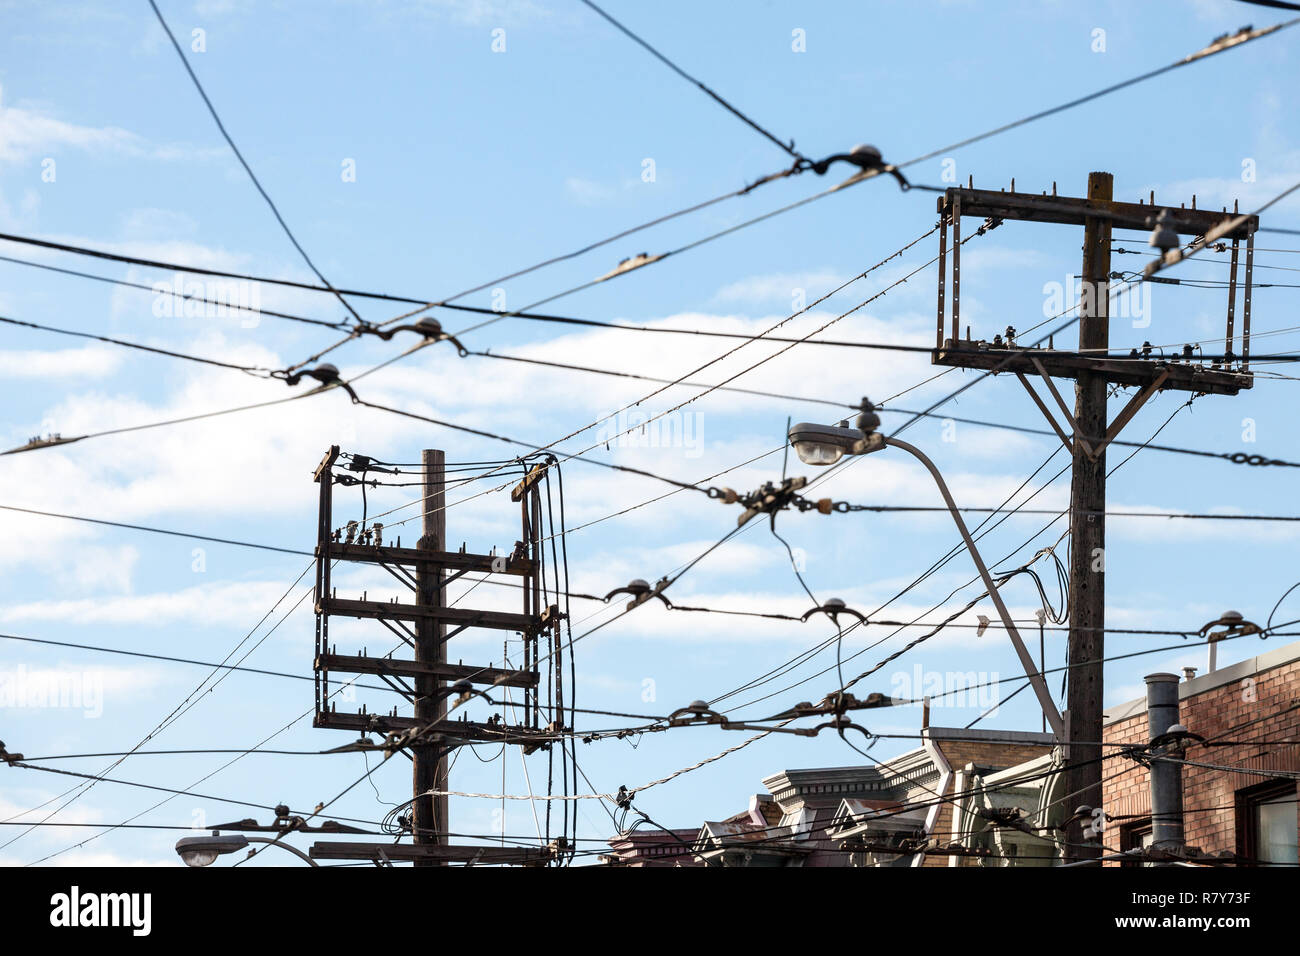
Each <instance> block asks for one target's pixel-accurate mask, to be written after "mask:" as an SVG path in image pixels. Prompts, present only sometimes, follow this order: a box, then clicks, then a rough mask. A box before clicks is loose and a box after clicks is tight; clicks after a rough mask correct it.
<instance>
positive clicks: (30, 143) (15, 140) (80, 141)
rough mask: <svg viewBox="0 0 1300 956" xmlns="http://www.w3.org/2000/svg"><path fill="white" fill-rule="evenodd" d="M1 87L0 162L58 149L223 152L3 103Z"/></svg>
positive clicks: (173, 156) (174, 154)
mask: <svg viewBox="0 0 1300 956" xmlns="http://www.w3.org/2000/svg"><path fill="white" fill-rule="evenodd" d="M4 93H5V91H4V90H0V163H19V162H26V161H28V160H31V159H35V158H41V159H44V158H46V157H53V158H55V159H56V160H57V158H58V155H59V153H60V151H61V150H68V149H73V150H78V151H81V152H88V153H107V154H115V155H121V156H128V157H133V158H145V159H156V160H173V161H174V160H183V161H187V162H190V161H194V160H198V159H205V158H211V157H214V156H218V155H224V151H223V150H220V149H216V148H215V147H207V148H195V147H191V146H186V145H180V144H162V145H159V144H152V143H149V142H148V141H147V140H145V139H144V138H142V137H140V136H138V135H137V134H135V133H132V132H131V131H129V130H125V129H122V128H121V127H118V126H84V125H81V124H78V123H72V122H68V121H66V120H62V119H57V118H56V117H54V116H52V115H50V114H49V113H47V112H45V111H43V110H39V109H29V108H23V107H18V106H5V105H3V96H4Z"/></svg>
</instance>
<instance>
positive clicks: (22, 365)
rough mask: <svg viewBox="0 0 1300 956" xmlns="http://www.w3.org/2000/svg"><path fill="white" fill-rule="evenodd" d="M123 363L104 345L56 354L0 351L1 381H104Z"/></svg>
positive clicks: (36, 351) (50, 352)
mask: <svg viewBox="0 0 1300 956" xmlns="http://www.w3.org/2000/svg"><path fill="white" fill-rule="evenodd" d="M121 359H122V353H121V352H120V351H115V350H114V349H113V348H111V347H110V346H105V345H87V346H84V347H82V348H79V349H56V350H53V351H39V350H36V349H32V350H24V351H14V350H6V351H0V378H16V379H25V378H31V379H40V380H48V379H64V378H70V379H88V378H104V377H105V376H108V375H112V374H113V373H114V372H116V371H117V370H118V368H119V367H120V366H121V364H122V361H121Z"/></svg>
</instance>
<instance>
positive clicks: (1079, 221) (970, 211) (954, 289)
mask: <svg viewBox="0 0 1300 956" xmlns="http://www.w3.org/2000/svg"><path fill="white" fill-rule="evenodd" d="M1053 193H1055V189H1053ZM938 212H939V257H938V265H939V282H938V296H937V304H936V309H935V351H934V353H933V355H932V357H931V361H932V364H935V365H947V366H950V367H962V368H980V369H985V370H991V371H993V372H994V373H995V374H996V373H998V372H1002V371H1006V372H1009V373H1017V374H1018V373H1020V372H1028V371H1029V368H1028V367H1027V366H1028V365H1029V363H1028V362H1027V361H1026V359H1028V358H1029V356H1030V355H1031V354H1032V353H1037V354H1038V355H1039V356H1041V357H1042V358H1043V359H1046V360H1047V363H1048V365H1049V366H1050V370H1051V371H1050V374H1051V376H1054V377H1058V378H1076V377H1077V376H1078V374H1079V373H1080V372H1081V371H1088V370H1092V371H1100V372H1104V373H1106V374H1107V375H1108V377H1109V378H1110V380H1112V381H1121V382H1122V383H1123V384H1126V385H1133V386H1137V387H1139V388H1142V389H1145V388H1146V387H1147V386H1148V385H1149V384H1150V382H1151V381H1153V380H1155V379H1156V378H1161V379H1162V382H1163V385H1162V387H1163V388H1165V389H1176V390H1181V391H1192V392H1205V393H1209V394H1230V395H1231V394H1236V393H1237V392H1238V391H1239V390H1240V389H1243V388H1250V387H1252V385H1253V384H1254V381H1253V376H1252V375H1251V374H1250V311H1251V294H1252V282H1253V277H1254V236H1255V232H1256V231H1257V230H1258V228H1259V217H1257V216H1241V217H1239V218H1240V220H1241V222H1240V223H1239V224H1238V225H1236V226H1235V227H1234V228H1233V229H1231V230H1229V231H1228V232H1225V233H1224V235H1223V236H1222V237H1221V238H1226V239H1230V240H1231V241H1232V261H1231V274H1230V277H1229V290H1228V306H1227V316H1226V321H1225V333H1226V346H1225V350H1224V353H1225V355H1230V354H1231V355H1234V356H1235V352H1236V350H1235V349H1233V347H1232V346H1233V339H1234V332H1235V331H1236V329H1237V322H1238V319H1240V334H1241V339H1242V347H1241V352H1240V356H1236V358H1235V361H1236V365H1237V367H1236V369H1233V368H1232V365H1233V362H1231V361H1227V362H1223V363H1216V364H1215V365H1214V366H1212V367H1207V366H1204V365H1200V364H1196V363H1191V362H1187V363H1180V362H1177V361H1175V362H1172V363H1168V364H1167V365H1166V367H1165V369H1160V368H1158V367H1157V365H1158V363H1156V362H1153V361H1150V360H1143V359H1138V360H1131V359H1122V358H1119V357H1116V356H1110V355H1106V356H1099V357H1091V356H1085V355H1081V354H1079V353H1077V352H1059V353H1058V352H1057V351H1055V350H1054V349H1052V348H1047V349H1037V348H1035V349H1023V348H1018V347H1015V346H1010V347H1007V348H998V347H996V346H990V345H989V344H988V343H987V342H985V341H983V340H978V341H977V340H973V339H971V338H970V335H969V333H968V334H967V336H966V338H963V337H962V335H961V220H962V219H963V218H965V217H968V216H976V217H980V218H995V219H1001V220H1004V221H1007V220H1015V221H1024V222H1040V223H1057V224H1067V225H1083V224H1084V222H1085V220H1087V219H1089V218H1092V219H1105V220H1107V221H1109V222H1110V223H1111V226H1112V228H1116V229H1129V230H1138V229H1140V230H1149V229H1150V228H1151V227H1152V224H1153V223H1154V221H1155V218H1156V217H1157V216H1159V215H1160V214H1161V213H1162V212H1164V213H1167V214H1168V217H1169V219H1170V220H1171V221H1172V223H1173V225H1174V228H1176V229H1179V230H1180V231H1181V232H1183V233H1185V234H1190V235H1202V236H1203V235H1205V234H1206V233H1208V232H1209V231H1210V230H1211V229H1214V228H1216V227H1219V226H1221V225H1222V224H1223V222H1224V218H1225V216H1232V215H1233V214H1231V213H1227V212H1226V211H1225V212H1216V211H1212V210H1206V209H1186V208H1182V207H1175V206H1157V205H1154V204H1147V203H1123V202H1104V203H1103V202H1096V201H1092V200H1088V199H1084V198H1077V197H1066V196H1057V195H1055V194H1053V195H1051V196H1048V195H1046V194H1043V195H1036V194H1032V193H1017V192H1014V191H1012V192H1006V191H1002V190H985V189H974V188H970V187H966V188H959V187H952V188H949V189H947V190H946V191H945V192H944V193H943V195H941V196H939V197H938ZM950 229H951V231H952V245H951V249H949V238H948V232H949V230H950ZM1243 240H1244V243H1245V256H1244V258H1245V267H1244V274H1240V246H1241V243H1242V242H1243ZM950 259H951V270H952V277H951V291H949V277H948V271H949V268H950V266H949V260H950ZM1239 289H1240V290H1241V292H1242V296H1243V301H1242V305H1241V309H1240V311H1238V309H1237V304H1236V299H1237V293H1238V290H1239ZM949 314H951V319H949Z"/></svg>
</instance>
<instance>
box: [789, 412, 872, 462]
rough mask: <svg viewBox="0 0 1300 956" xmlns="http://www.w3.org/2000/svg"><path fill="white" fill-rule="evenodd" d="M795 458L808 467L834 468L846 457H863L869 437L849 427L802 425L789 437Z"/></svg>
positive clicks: (792, 430) (795, 427) (810, 423)
mask: <svg viewBox="0 0 1300 956" xmlns="http://www.w3.org/2000/svg"><path fill="white" fill-rule="evenodd" d="M788 437H789V439H790V444H792V445H793V446H794V450H795V454H797V455H798V456H799V460H800V461H801V462H803V463H804V464H805V465H833V464H835V463H836V462H837V461H839V460H840V459H841V458H843V457H844V455H845V454H849V455H854V454H858V453H860V451H861V449H862V447H863V446H864V445H865V444H866V440H867V436H866V435H865V434H864V433H863V432H861V431H859V430H858V429H856V428H849V427H847V426H845V425H818V424H815V423H813V422H799V424H797V425H791V426H790V431H789V433H788Z"/></svg>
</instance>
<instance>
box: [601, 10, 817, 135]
mask: <svg viewBox="0 0 1300 956" xmlns="http://www.w3.org/2000/svg"><path fill="white" fill-rule="evenodd" d="M582 2H583V3H585V4H586V5H587V6H588V7H590V8H591V9H592V10H594V11H595V12H596V13H598V14H599V15H600V16H601V17H603V18H604V19H605V20H607V21H608V22H609V23H611V24H613V26H614V28H615V29H616V30H618V31H619V32H620V33H622V34H623V35H624V36H626V37H628V38H629V39H631V40H632V42H634V43H636V44H637V45H638V46H640V47H641V48H642V49H644V50H646V51H648V52H649V53H650V55H651V56H653V57H654V58H655V59H656V60H658V61H659V62H660V63H662V64H664V66H666V67H668V69H670V70H672V71H673V72H674V73H676V74H677V75H678V76H680V77H681V78H682V79H683V80H685V81H686V82H688V83H691V84H693V85H694V86H697V87H699V89H700V90H702V91H703V92H704V93H705V94H706V95H708V96H709V97H710V98H711V99H712V100H713V101H714V102H716V103H717V104H718V105H719V106H721V107H722V108H723V109H725V110H726V111H727V112H729V113H730V114H731V115H733V116H735V117H736V118H737V119H739V120H740V121H741V122H743V123H744V124H745V125H746V126H748V127H749V128H750V129H752V130H754V131H755V132H757V133H758V134H759V135H761V136H763V137H764V138H765V139H767V140H768V141H769V142H771V143H774V144H775V145H776V146H777V148H779V149H781V150H783V151H784V152H786V153H788V154H789V155H790V156H792V157H793V158H795V159H806V158H807V157H805V156H804V155H803V154H802V153H800V152H799V151H798V150H796V149H795V148H794V140H790V142H789V143H785V142H782V140H781V139H779V138H778V137H777V136H775V135H774V134H772V133H771V132H769V131H768V130H766V129H764V128H763V127H762V126H760V125H758V123H756V122H754V120H752V119H750V118H749V117H748V116H746V115H745V114H744V113H742V112H741V111H740V110H738V109H736V108H735V107H734V106H732V105H731V104H730V103H728V102H727V101H726V100H725V99H723V98H722V97H721V96H719V95H718V94H717V93H715V92H714V91H713V90H711V89H709V88H708V87H707V86H705V85H704V84H703V83H701V82H700V81H699V80H697V79H696V78H695V77H693V76H691V75H690V74H689V73H687V72H686V71H685V70H683V69H682V68H681V67H680V66H678V65H677V64H676V63H674V62H673V61H672V60H670V59H668V57H666V56H664V55H663V54H662V53H660V52H659V51H658V50H656V49H655V48H654V47H652V46H651V45H650V44H649V43H647V42H646V41H645V40H643V39H642V38H641V37H639V36H637V35H636V34H635V33H633V32H632V31H631V30H629V29H628V28H627V27H625V26H624V25H623V24H622V23H620V22H619V21H617V20H615V19H614V18H613V17H611V16H610V15H609V14H608V13H606V12H605V11H604V10H602V9H601V8H600V7H598V6H596V4H594V3H592V0H582Z"/></svg>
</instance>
